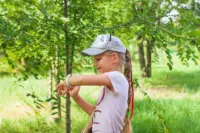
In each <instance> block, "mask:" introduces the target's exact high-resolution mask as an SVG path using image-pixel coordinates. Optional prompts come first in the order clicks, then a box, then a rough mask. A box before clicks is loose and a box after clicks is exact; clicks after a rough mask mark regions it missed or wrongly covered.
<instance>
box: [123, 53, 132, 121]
mask: <svg viewBox="0 0 200 133" xmlns="http://www.w3.org/2000/svg"><path fill="white" fill-rule="evenodd" d="M125 56H126V58H125V66H124V75H125V77H126V79H127V80H128V83H129V90H128V101H127V103H128V108H127V114H129V112H130V109H131V114H130V119H131V118H132V116H133V109H134V90H133V80H132V64H131V56H130V52H129V51H128V50H126V55H125ZM127 117H128V116H127Z"/></svg>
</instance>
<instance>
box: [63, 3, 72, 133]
mask: <svg viewBox="0 0 200 133" xmlns="http://www.w3.org/2000/svg"><path fill="white" fill-rule="evenodd" d="M67 3H68V0H64V17H66V18H67V17H68V6H67ZM64 32H65V46H66V75H68V74H70V73H71V67H70V65H69V57H70V56H69V55H70V54H69V51H70V50H69V48H70V47H69V43H68V40H67V37H68V27H67V23H66V24H65V27H64ZM70 105H71V101H70V96H69V94H68V93H67V96H66V133H70V132H71V118H70V113H71V112H70Z"/></svg>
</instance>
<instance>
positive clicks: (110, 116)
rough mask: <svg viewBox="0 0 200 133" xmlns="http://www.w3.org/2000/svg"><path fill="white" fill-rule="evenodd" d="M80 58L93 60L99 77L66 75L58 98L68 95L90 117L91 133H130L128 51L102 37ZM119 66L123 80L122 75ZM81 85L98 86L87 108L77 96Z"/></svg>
mask: <svg viewBox="0 0 200 133" xmlns="http://www.w3.org/2000/svg"><path fill="white" fill-rule="evenodd" d="M82 54H83V55H87V56H94V67H95V68H96V69H97V70H98V72H99V73H100V74H98V75H79V76H77V75H76V76H75V75H73V76H72V75H68V76H67V78H66V79H65V80H64V81H62V82H61V83H60V84H59V85H58V86H57V91H58V95H59V96H61V95H64V94H66V93H69V94H70V95H71V97H72V98H73V100H74V101H75V102H76V103H77V104H78V105H79V106H80V107H81V108H82V109H83V110H84V111H85V112H86V113H87V114H88V115H92V118H93V119H92V129H91V130H92V132H94V133H122V132H123V133H124V132H126V133H130V132H132V131H131V128H130V127H131V124H130V119H131V117H132V115H133V106H134V105H133V103H134V101H133V95H134V94H133V93H134V91H133V82H132V66H131V58H130V54H129V52H128V50H127V49H126V48H125V47H124V45H123V43H122V42H121V41H120V40H119V39H118V38H117V37H114V36H111V35H107V34H106V35H99V36H97V38H96V39H95V41H94V42H93V44H92V46H91V47H90V48H88V49H86V50H84V51H82ZM123 65H124V75H125V76H124V75H123V74H122V67H123ZM82 85H95V86H102V89H101V92H100V95H99V98H98V102H97V104H96V105H91V104H89V103H88V102H87V101H85V100H84V99H83V98H82V97H81V96H80V95H79V94H78V92H79V86H82ZM131 109H132V111H131ZM129 112H131V114H130V113H129Z"/></svg>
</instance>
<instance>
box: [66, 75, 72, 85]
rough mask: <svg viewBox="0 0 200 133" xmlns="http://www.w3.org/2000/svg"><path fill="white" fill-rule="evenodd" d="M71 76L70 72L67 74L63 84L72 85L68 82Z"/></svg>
mask: <svg viewBox="0 0 200 133" xmlns="http://www.w3.org/2000/svg"><path fill="white" fill-rule="evenodd" d="M71 76H72V75H71V74H68V75H67V77H66V78H65V85H66V86H67V87H70V88H71V87H72V86H70V83H69V79H70V77H71Z"/></svg>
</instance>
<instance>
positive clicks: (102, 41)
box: [92, 36, 108, 48]
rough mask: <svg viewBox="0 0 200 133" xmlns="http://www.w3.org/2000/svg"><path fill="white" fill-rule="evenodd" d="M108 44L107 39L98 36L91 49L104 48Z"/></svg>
mask: <svg viewBox="0 0 200 133" xmlns="http://www.w3.org/2000/svg"><path fill="white" fill-rule="evenodd" d="M107 43H108V38H107V37H106V36H98V37H97V39H96V40H95V41H94V42H93V44H92V47H95V48H105V47H106V45H107Z"/></svg>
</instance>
